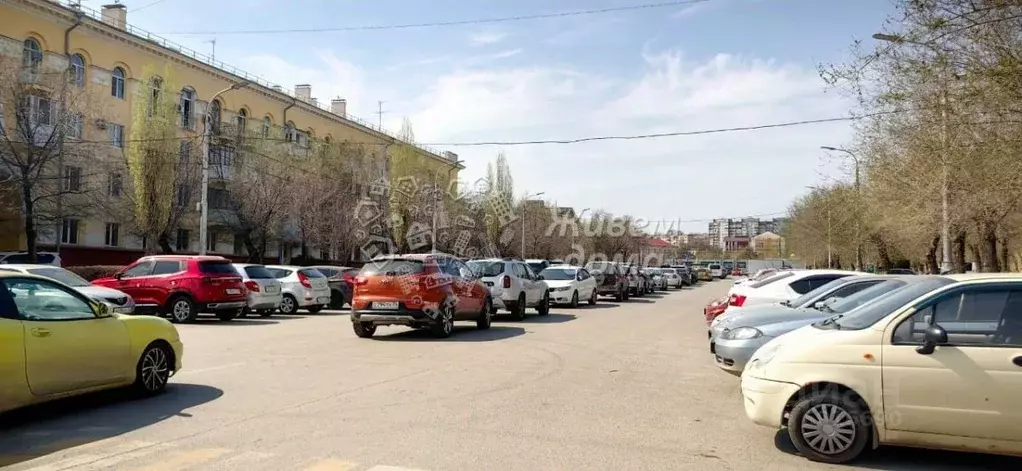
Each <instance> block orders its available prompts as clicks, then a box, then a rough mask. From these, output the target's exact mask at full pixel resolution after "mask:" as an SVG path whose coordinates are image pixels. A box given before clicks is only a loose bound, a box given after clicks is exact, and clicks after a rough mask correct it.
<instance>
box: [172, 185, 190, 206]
mask: <svg viewBox="0 0 1022 471" xmlns="http://www.w3.org/2000/svg"><path fill="white" fill-rule="evenodd" d="M188 196H189V195H188V186H187V185H183V184H178V185H177V187H176V188H175V189H174V203H176V204H177V206H178V207H179V208H183V207H185V206H188Z"/></svg>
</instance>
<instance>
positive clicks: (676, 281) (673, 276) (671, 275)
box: [660, 268, 682, 288]
mask: <svg viewBox="0 0 1022 471" xmlns="http://www.w3.org/2000/svg"><path fill="white" fill-rule="evenodd" d="M660 273H661V274H662V275H663V277H664V278H666V279H667V287H668V288H681V286H682V280H681V275H680V274H678V269H677V268H661V269H660Z"/></svg>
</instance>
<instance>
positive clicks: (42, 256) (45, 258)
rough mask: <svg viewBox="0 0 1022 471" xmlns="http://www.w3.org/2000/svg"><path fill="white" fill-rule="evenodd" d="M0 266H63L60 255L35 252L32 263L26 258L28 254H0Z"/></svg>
mask: <svg viewBox="0 0 1022 471" xmlns="http://www.w3.org/2000/svg"><path fill="white" fill-rule="evenodd" d="M0 264H2V265H53V266H55V267H59V266H61V265H63V262H62V261H61V259H60V255H58V254H56V253H55V252H36V261H35V263H32V261H31V260H29V258H28V252H0Z"/></svg>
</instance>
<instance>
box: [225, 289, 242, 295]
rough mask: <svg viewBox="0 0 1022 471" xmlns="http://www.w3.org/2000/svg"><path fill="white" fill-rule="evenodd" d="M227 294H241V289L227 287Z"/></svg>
mask: <svg viewBox="0 0 1022 471" xmlns="http://www.w3.org/2000/svg"><path fill="white" fill-rule="evenodd" d="M227 294H241V290H240V289H235V288H227Z"/></svg>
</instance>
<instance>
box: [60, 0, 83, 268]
mask: <svg viewBox="0 0 1022 471" xmlns="http://www.w3.org/2000/svg"><path fill="white" fill-rule="evenodd" d="M84 16H85V15H84V13H82V12H81V10H75V22H74V24H72V25H71V27H70V28H68V29H66V30H64V58H65V59H67V72H68V73H70V71H71V32H72V31H74V30H75V28H77V27H79V26H81V25H82V17H84ZM67 82H68V77H65V79H64V82H63V84H62V85H61V88H60V118H59V119H63V120H66V119H68V117H67V116H66V115H67ZM65 122H66V121H65ZM64 132H66V130H61V131H60V134H58V135H57V172H59V173H58V175H57V182H58V183H57V184H58V185H60V188H61V189H60V191H58V192H57V216H58V218H57V227H56V232H55V233H56V237H54V244H53V245H54V252H56V253H57V256H58V257H59V256H60V242H61V240H60V239H61V238H62V237H63V235H64V214H63V212H64V193H63V187H64V175H63V172H64Z"/></svg>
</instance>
